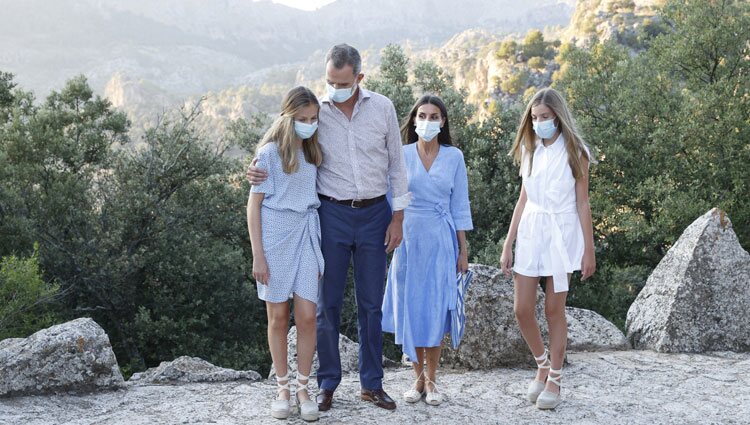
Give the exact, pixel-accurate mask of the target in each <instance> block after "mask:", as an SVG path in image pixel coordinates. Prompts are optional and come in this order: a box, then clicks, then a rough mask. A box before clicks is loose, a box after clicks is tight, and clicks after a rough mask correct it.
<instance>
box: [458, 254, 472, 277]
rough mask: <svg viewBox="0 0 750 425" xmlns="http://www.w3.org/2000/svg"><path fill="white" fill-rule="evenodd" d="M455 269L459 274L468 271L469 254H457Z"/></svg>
mask: <svg viewBox="0 0 750 425" xmlns="http://www.w3.org/2000/svg"><path fill="white" fill-rule="evenodd" d="M456 269H457V270H458V272H459V273H466V272H467V271H469V253H468V252H466V251H461V252H459V253H458V262H457V263H456Z"/></svg>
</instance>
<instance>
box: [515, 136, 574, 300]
mask: <svg viewBox="0 0 750 425" xmlns="http://www.w3.org/2000/svg"><path fill="white" fill-rule="evenodd" d="M521 152H522V158H523V159H522V162H521V170H520V174H521V176H522V177H523V187H524V188H525V189H526V196H527V201H526V205H525V207H524V209H523V214H522V215H521V221H520V222H519V224H518V234H517V237H516V255H515V262H514V264H513V271H514V272H516V273H518V274H521V275H524V276H529V277H537V276H552V279H553V285H554V291H555V292H566V291H567V290H568V273H573V272H574V271H576V270H581V260H582V259H583V250H584V239H583V230H582V229H581V221H580V219H579V218H578V210H577V208H576V191H575V185H576V180H575V178H574V177H573V171H572V170H571V168H570V165H569V164H568V152H567V150H566V149H565V139H564V138H563V136H562V134H561V135H560V136H559V137H558V138H557V139H556V140H555V141H554V142H553V143H552V144H551V145H549V146H544V144H543V143H542V141H541V140H537V142H536V151H535V152H534V163H533V165H532V170H531V175H529V172H528V170H529V157H528V155H527V154H526V151H525V149H523V148H522V150H521ZM587 152H588V151H587Z"/></svg>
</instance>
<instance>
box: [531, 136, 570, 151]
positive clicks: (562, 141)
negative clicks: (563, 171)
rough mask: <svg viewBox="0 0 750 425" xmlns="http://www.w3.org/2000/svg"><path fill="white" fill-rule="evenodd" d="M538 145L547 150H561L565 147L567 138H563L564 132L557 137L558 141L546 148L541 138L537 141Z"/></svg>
mask: <svg viewBox="0 0 750 425" xmlns="http://www.w3.org/2000/svg"><path fill="white" fill-rule="evenodd" d="M536 145H537V146H538V147H542V148H545V149H552V150H559V149H561V148H564V147H565V138H564V137H563V134H562V132H560V135H559V136H557V139H555V141H554V142H552V144H551V145H549V146H544V144H543V143H542V139H539V138H538V139H536Z"/></svg>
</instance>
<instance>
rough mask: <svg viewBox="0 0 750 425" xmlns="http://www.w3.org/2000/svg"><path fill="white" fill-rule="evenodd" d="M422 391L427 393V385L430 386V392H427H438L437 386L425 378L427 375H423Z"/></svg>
mask: <svg viewBox="0 0 750 425" xmlns="http://www.w3.org/2000/svg"><path fill="white" fill-rule="evenodd" d="M424 384H425V385H424V390H425V391H427V384H432V391H429V392H434V393H436V392H438V386H437V384H436V383H435V382H433V381H432V379H430V378H428V377H427V374H424Z"/></svg>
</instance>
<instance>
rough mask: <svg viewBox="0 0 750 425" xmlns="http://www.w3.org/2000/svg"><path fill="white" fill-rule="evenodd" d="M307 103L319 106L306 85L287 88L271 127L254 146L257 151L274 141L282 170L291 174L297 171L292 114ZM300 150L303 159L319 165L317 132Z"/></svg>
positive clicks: (319, 155) (295, 134)
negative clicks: (303, 156)
mask: <svg viewBox="0 0 750 425" xmlns="http://www.w3.org/2000/svg"><path fill="white" fill-rule="evenodd" d="M309 105H315V106H316V107H318V108H320V106H319V103H318V98H317V97H315V94H313V92H312V91H310V89H308V88H307V87H302V86H299V87H295V88H293V89H291V90H289V93H287V94H286V96H284V100H283V101H282V102H281V113H280V114H279V116H278V117H277V118H276V119H275V120H274V122H273V124H271V127H270V128H269V129H268V131H266V134H265V135H264V136H263V139H261V141H260V143H258V146H257V147H256V154H257V151H258V150H260V148H261V147H263V146H264V145H266V144H268V143H272V142H275V143H276V145H277V147H278V150H279V156H280V157H281V165H282V168H283V169H284V172H285V173H287V174H292V173H294V172H296V171H297V169H298V168H299V164H298V163H297V149H296V148H295V145H294V144H295V142H296V141H297V133H296V132H295V131H294V116H295V115H296V114H297V113H298V112H299V111H301V110H302V108H305V107H307V106H309ZM302 151H303V152H304V154H305V161H307V162H308V163H310V164H315V166H316V167H317V166H320V163H321V162H322V161H323V151H322V150H321V149H320V144H319V143H318V132H317V131H316V132H315V134H313V135H312V137H310V138H309V139H305V141H304V142H303V143H302Z"/></svg>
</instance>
